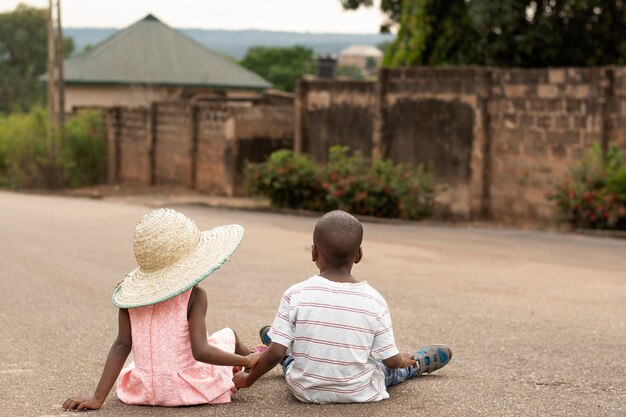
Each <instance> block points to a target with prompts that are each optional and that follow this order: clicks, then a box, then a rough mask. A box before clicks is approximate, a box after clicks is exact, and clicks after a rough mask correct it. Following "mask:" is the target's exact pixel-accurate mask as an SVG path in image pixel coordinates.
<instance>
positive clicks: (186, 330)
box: [63, 209, 258, 410]
mask: <svg viewBox="0 0 626 417" xmlns="http://www.w3.org/2000/svg"><path fill="white" fill-rule="evenodd" d="M242 237H243V228H242V227H241V226H239V225H228V226H221V227H217V228H215V229H211V230H208V231H205V232H200V231H199V230H198V228H197V227H196V225H195V224H194V223H193V221H191V220H190V219H189V218H187V217H185V216H184V215H182V214H181V213H178V212H176V211H174V210H170V209H158V210H154V211H152V212H150V213H148V214H146V215H145V216H144V217H143V218H142V219H141V221H140V222H139V223H138V224H137V226H136V228H135V233H134V236H133V252H134V253H135V258H136V259H137V264H138V265H139V268H137V269H135V270H134V271H132V272H131V273H130V274H128V275H127V276H126V278H125V279H124V281H123V282H121V283H120V284H119V285H118V286H117V287H116V288H115V291H114V292H113V304H114V305H115V306H117V307H119V309H120V310H119V318H118V322H119V331H118V335H117V338H116V339H115V341H114V342H113V346H111V350H110V351H109V355H108V357H107V360H106V363H105V365H104V370H103V371H102V376H101V377H100V382H99V383H98V386H97V387H96V391H95V393H94V395H93V396H92V397H89V398H85V397H72V398H69V399H68V400H67V401H65V403H63V409H64V410H96V409H98V408H100V407H101V406H102V403H103V402H104V400H105V398H106V397H107V395H108V394H109V391H110V390H111V387H112V386H113V384H114V383H115V380H116V379H118V376H119V381H118V385H117V396H118V398H119V399H120V400H121V401H123V402H124V403H126V404H142V405H163V406H179V405H193V404H215V403H227V402H230V400H231V396H232V395H233V393H234V384H233V382H232V377H233V369H232V368H233V366H239V367H247V368H250V367H253V366H254V364H255V363H256V360H257V358H258V354H250V351H249V350H248V348H247V347H246V346H245V345H244V344H243V343H242V342H241V341H240V340H239V339H238V338H237V335H236V334H235V333H234V332H233V331H232V330H231V329H229V328H226V329H222V330H220V331H219V332H217V333H215V334H213V335H211V336H210V337H209V338H208V340H207V333H206V327H205V314H206V310H207V294H206V292H205V291H204V290H203V289H202V288H200V287H198V286H197V284H198V283H199V282H200V281H202V280H203V279H204V278H206V277H207V276H209V275H210V274H211V273H213V272H215V271H216V270H217V269H218V268H219V267H220V266H221V265H222V264H223V263H224V262H225V261H226V260H227V259H228V258H229V257H230V255H232V253H233V252H234V251H235V249H237V247H238V246H239V243H240V242H241V238H242ZM131 350H132V352H133V359H134V362H131V363H130V364H129V366H128V367H127V368H125V369H123V370H122V367H123V366H124V362H125V361H126V359H127V358H128V355H129V353H130V352H131Z"/></svg>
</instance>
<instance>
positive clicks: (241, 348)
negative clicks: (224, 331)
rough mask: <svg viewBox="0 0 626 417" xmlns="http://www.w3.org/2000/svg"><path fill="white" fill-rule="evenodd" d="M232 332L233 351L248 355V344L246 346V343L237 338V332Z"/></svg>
mask: <svg viewBox="0 0 626 417" xmlns="http://www.w3.org/2000/svg"><path fill="white" fill-rule="evenodd" d="M231 330H232V329H231ZM233 333H234V334H235V353H236V354H237V355H241V356H248V355H249V354H250V349H248V346H246V344H245V343H243V342H242V341H241V339H239V336H237V332H235V331H234V330H233Z"/></svg>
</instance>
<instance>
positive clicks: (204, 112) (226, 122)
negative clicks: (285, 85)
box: [106, 101, 293, 195]
mask: <svg viewBox="0 0 626 417" xmlns="http://www.w3.org/2000/svg"><path fill="white" fill-rule="evenodd" d="M106 119H107V128H108V143H109V151H108V156H109V182H111V183H127V184H136V185H145V186H150V185H169V186H181V187H185V188H191V189H197V190H200V191H204V192H208V193H212V194H215V195H236V194H242V193H243V192H244V190H243V167H244V163H245V161H246V160H250V161H261V160H264V159H265V158H266V157H267V156H268V155H269V154H270V153H271V152H273V151H274V150H277V149H280V148H291V147H292V146H293V107H292V106H286V105H269V104H258V105H252V104H249V103H248V104H242V103H228V102H219V103H195V104H194V103H191V102H186V101H176V102H161V103H153V104H152V105H151V106H150V107H148V108H145V107H142V108H126V107H115V108H111V109H109V110H108V112H107V118H106Z"/></svg>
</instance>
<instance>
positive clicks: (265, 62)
mask: <svg viewBox="0 0 626 417" xmlns="http://www.w3.org/2000/svg"><path fill="white" fill-rule="evenodd" d="M313 59H314V54H313V50H312V49H309V48H306V47H304V46H300V45H296V46H292V47H289V48H265V47H261V46H256V47H253V48H250V49H249V50H248V52H247V53H246V56H244V57H243V59H242V60H241V61H240V64H241V65H242V66H244V67H245V68H248V69H249V70H251V71H254V72H255V73H257V74H259V75H260V76H261V77H263V78H265V79H266V80H268V81H269V82H271V83H272V84H273V85H274V88H277V89H279V90H284V91H294V88H295V84H296V80H297V79H298V78H301V77H302V76H303V75H305V74H310V73H311V72H312V70H313Z"/></svg>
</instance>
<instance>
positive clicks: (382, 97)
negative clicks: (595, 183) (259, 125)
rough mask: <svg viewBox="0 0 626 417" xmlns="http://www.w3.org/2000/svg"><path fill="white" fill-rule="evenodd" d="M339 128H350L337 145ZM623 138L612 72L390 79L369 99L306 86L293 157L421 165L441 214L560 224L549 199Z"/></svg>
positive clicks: (448, 73) (453, 71) (621, 80)
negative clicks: (598, 152)
mask: <svg viewBox="0 0 626 417" xmlns="http://www.w3.org/2000/svg"><path fill="white" fill-rule="evenodd" d="M355 90H356V91H355ZM364 92H368V93H367V94H366V93H364ZM335 95H336V96H337V98H334V96H335ZM320 109H325V111H326V112H327V113H333V114H334V115H333V116H327V117H325V118H324V117H320V116H319V113H320ZM351 114H359V115H361V116H360V117H359V118H349V115H351ZM366 115H367V116H366ZM342 116H343V117H342ZM333 117H334V118H335V119H336V120H341V119H344V120H348V121H349V123H351V126H346V127H344V128H343V131H342V133H340V134H339V133H337V132H336V129H335V126H336V125H337V122H336V121H335V119H333ZM312 120H315V121H316V123H313V122H312ZM370 121H371V124H370ZM370 129H371V134H369V135H368V132H370ZM625 129H626V69H625V68H616V67H602V68H559V69H495V68H479V67H454V68H411V69H397V70H382V71H381V72H380V73H379V80H378V81H377V82H375V83H370V84H369V87H367V86H366V85H365V84H363V85H360V86H359V89H358V90H357V89H355V87H354V86H353V83H346V82H342V81H331V82H328V81H326V82H323V83H322V82H319V81H302V82H301V83H300V85H299V86H298V91H297V94H296V132H295V138H296V143H295V145H296V149H298V146H299V145H300V146H301V150H302V151H309V153H311V155H312V156H313V157H314V159H315V160H317V161H320V162H323V161H324V160H325V150H327V148H328V147H329V146H331V145H333V144H346V145H349V146H351V147H352V148H354V149H361V150H363V151H365V152H366V151H367V150H368V149H369V150H370V154H371V155H382V156H384V157H387V158H390V159H392V160H394V161H396V162H405V163H415V164H417V163H421V164H424V165H425V166H426V167H428V168H429V169H430V170H431V171H432V172H433V173H434V174H435V175H436V177H437V180H438V183H439V184H440V185H441V190H440V194H439V197H438V201H439V203H440V210H441V212H447V213H450V214H452V215H453V216H456V217H462V218H477V217H489V218H492V219H495V220H499V221H504V222H517V223H519V222H524V221H533V222H548V221H552V220H553V217H554V208H553V206H552V205H551V204H550V203H549V202H548V201H547V200H546V198H545V195H546V193H548V192H550V191H553V189H554V185H555V184H556V183H557V182H559V181H560V180H561V179H562V178H563V177H564V176H565V174H566V173H567V170H568V167H569V166H571V165H572V164H575V163H576V162H578V161H580V160H581V159H582V157H583V155H584V153H585V152H586V151H587V150H588V149H589V148H590V147H591V145H592V144H593V143H600V144H601V145H602V146H603V147H606V146H607V145H608V143H609V142H614V143H616V144H618V146H620V147H621V148H622V149H624V148H626V133H625ZM320 132H322V133H320ZM344 132H345V133H344ZM350 132H352V139H350V134H351V133H350ZM355 141H356V142H357V143H356V144H355V143H354V142H355ZM360 142H364V143H360Z"/></svg>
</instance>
